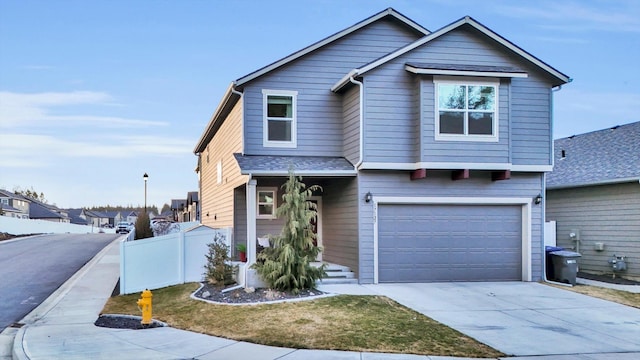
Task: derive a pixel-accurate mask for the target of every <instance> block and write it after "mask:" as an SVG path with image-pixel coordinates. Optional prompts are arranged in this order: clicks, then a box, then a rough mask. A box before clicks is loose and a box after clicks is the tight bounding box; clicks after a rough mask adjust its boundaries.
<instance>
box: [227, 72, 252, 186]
mask: <svg viewBox="0 0 640 360" xmlns="http://www.w3.org/2000/svg"><path fill="white" fill-rule="evenodd" d="M231 93H232V94H236V95H238V96H239V97H240V100H239V101H241V103H240V106H241V109H242V114H241V115H240V117H241V120H240V137H241V139H240V141H242V149H241V153H242V155H244V147H245V142H244V102H243V101H244V93H241V92H240V91H238V90H236V82H235V81H234V82H233V85H231ZM249 179H251V177H249Z"/></svg>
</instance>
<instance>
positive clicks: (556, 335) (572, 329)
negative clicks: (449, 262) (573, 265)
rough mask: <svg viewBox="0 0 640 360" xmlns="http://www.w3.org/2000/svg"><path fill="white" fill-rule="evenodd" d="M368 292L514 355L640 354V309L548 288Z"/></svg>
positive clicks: (419, 287)
mask: <svg viewBox="0 0 640 360" xmlns="http://www.w3.org/2000/svg"><path fill="white" fill-rule="evenodd" d="M365 287H366V288H368V289H369V290H371V291H372V292H375V293H378V294H381V295H385V296H387V297H389V298H391V299H394V300H395V301H397V302H399V303H400V304H403V305H405V306H407V307H409V308H412V309H415V310H416V311H419V312H421V313H422V314H425V315H427V316H429V317H430V318H432V319H435V320H437V321H439V322H441V323H443V324H445V325H447V326H450V327H452V328H454V329H456V330H458V331H460V332H462V333H464V334H466V335H469V336H471V337H473V338H475V339H477V340H478V341H480V342H483V343H485V344H487V345H489V346H491V347H493V348H495V349H498V350H500V351H502V352H503V353H505V354H508V355H517V356H526V355H555V354H594V353H623V352H640V309H636V308H632V307H629V306H624V305H620V304H616V303H613V302H610V301H605V300H600V299H596V298H592V297H589V296H585V295H581V294H577V293H573V292H570V291H566V290H562V289H556V288H553V287H551V286H547V285H543V284H538V283H525V282H504V283H429V284H379V285H365Z"/></svg>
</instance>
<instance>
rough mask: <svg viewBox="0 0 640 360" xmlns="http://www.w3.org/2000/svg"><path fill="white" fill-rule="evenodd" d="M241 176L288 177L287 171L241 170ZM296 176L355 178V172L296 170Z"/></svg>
mask: <svg viewBox="0 0 640 360" xmlns="http://www.w3.org/2000/svg"><path fill="white" fill-rule="evenodd" d="M240 173H241V174H242V175H252V176H278V177H280V176H285V177H286V176H289V171H288V170H281V171H279V170H248V169H247V170H241V171H240ZM295 174H296V176H313V177H340V176H356V175H357V171H356V170H355V169H353V170H296V171H295Z"/></svg>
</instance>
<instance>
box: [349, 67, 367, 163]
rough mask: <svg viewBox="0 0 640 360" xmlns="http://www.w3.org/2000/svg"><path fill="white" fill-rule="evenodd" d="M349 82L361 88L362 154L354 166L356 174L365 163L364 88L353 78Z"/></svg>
mask: <svg viewBox="0 0 640 360" xmlns="http://www.w3.org/2000/svg"><path fill="white" fill-rule="evenodd" d="M349 81H350V82H351V83H353V84H356V85H358V87H359V88H360V109H359V112H360V120H359V122H360V154H359V159H358V162H357V163H356V164H355V165H354V168H355V170H356V172H357V171H358V168H359V167H360V165H362V162H363V161H364V113H363V112H364V105H363V102H364V87H363V84H362V82H360V81H358V80H356V79H354V78H353V76H350V77H349Z"/></svg>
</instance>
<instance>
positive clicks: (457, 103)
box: [435, 80, 498, 141]
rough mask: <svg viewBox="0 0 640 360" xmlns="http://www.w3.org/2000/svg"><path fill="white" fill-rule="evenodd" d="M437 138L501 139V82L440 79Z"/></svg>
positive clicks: (437, 101) (438, 83)
mask: <svg viewBox="0 0 640 360" xmlns="http://www.w3.org/2000/svg"><path fill="white" fill-rule="evenodd" d="M435 89H436V139H438V140H472V141H497V140H498V134H497V132H498V126H497V125H498V116H497V115H498V111H497V109H498V83H492V82H462V81H449V80H446V81H445V80H439V81H438V80H436V81H435Z"/></svg>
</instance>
